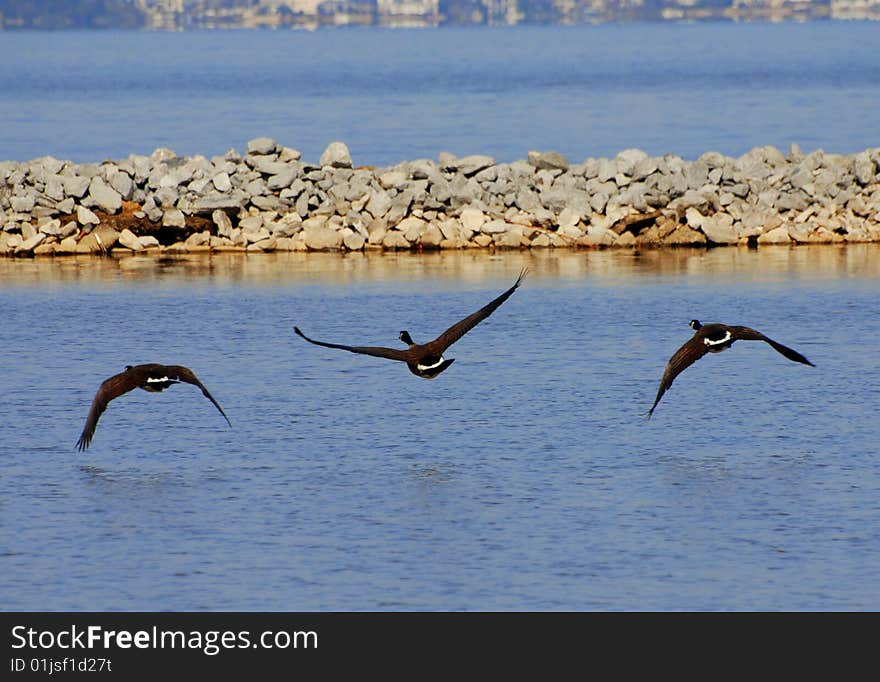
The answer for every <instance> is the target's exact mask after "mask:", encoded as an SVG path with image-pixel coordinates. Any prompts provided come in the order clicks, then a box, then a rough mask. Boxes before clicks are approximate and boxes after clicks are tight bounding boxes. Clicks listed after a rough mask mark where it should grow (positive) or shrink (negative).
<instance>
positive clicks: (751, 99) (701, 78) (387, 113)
mask: <svg viewBox="0 0 880 682" xmlns="http://www.w3.org/2000/svg"><path fill="white" fill-rule="evenodd" d="M878 44H880V25H878V24H877V23H876V22H813V23H806V24H796V23H782V24H761V23H748V24H732V23H723V24H721V23H719V24H711V23H710V24H706V23H700V24H690V25H675V24H664V25H656V24H641V25H639V24H628V25H603V26H577V27H559V26H547V27H525V26H522V27H513V28H511V27H504V28H461V29H456V28H444V29H442V30H408V31H407V30H386V29H377V28H370V29H352V30H347V29H337V30H322V31H317V32H314V33H307V32H302V31H298V32H297V31H278V32H269V31H263V32H250V31H230V32H218V31H209V32H187V33H147V32H61V33H40V32H4V33H2V34H0V159H12V160H20V161H23V160H27V159H32V158H36V157H39V156H43V155H47V154H49V155H53V156H55V157H58V158H70V159H72V160H74V161H77V162H85V161H100V160H103V159H105V158H115V159H118V158H124V157H126V156H128V155H129V154H131V153H141V154H144V153H150V152H151V151H152V150H153V149H155V148H156V147H159V146H167V147H170V148H172V149H173V150H175V151H176V152H177V153H178V154H181V155H192V154H205V155H206V156H211V155H214V154H222V153H224V152H225V151H226V150H227V149H229V148H230V147H236V148H237V149H239V150H244V148H245V145H246V143H247V141H248V140H249V139H251V138H254V137H258V136H263V135H268V136H271V137H274V138H276V139H277V140H279V141H281V142H282V143H284V144H286V145H289V146H291V147H294V148H297V149H300V150H301V151H302V152H303V154H304V157H305V158H306V159H307V160H311V161H317V160H318V158H319V157H320V154H321V152H322V151H323V149H324V148H325V147H326V145H327V144H328V143H329V142H331V141H333V140H342V141H344V142H346V143H347V144H348V145H349V147H350V149H351V152H352V155H353V158H354V160H355V163H358V164H374V165H387V164H393V163H397V162H399V161H402V160H407V159H414V158H420V157H429V158H436V156H437V154H438V153H439V152H441V151H449V152H452V153H455V154H458V155H465V154H474V153H484V154H490V155H493V156H494V157H496V158H497V159H498V160H500V161H512V160H515V159H520V158H525V156H526V154H527V152H528V151H529V150H532V149H537V150H551V149H553V150H557V151H560V152H563V153H565V154H566V155H568V156H569V158H570V159H571V160H572V161H580V160H582V159H584V158H586V157H588V156H614V155H615V154H616V153H617V152H619V151H620V150H622V149H627V148H631V147H638V148H641V149H644V150H645V151H647V152H648V153H650V154H655V155H660V154H665V153H674V154H678V155H681V156H683V157H685V158H695V157H697V156H699V155H700V154H702V153H703V152H706V151H710V150H712V151H719V152H722V153H724V154H728V155H734V156H735V155H739V154H742V153H744V152H745V151H748V150H749V149H751V148H752V147H755V146H761V145H766V144H770V145H775V146H777V147H778V148H780V149H783V150H787V149H788V147H789V145H790V144H792V143H797V144H798V145H800V146H801V147H802V148H803V149H804V150H807V151H808V150H812V149H816V148H824V149H825V150H826V151H828V152H838V153H851V152H856V151H861V150H863V149H865V148H867V147H871V146H876V145H877V144H880V116H877V112H878V111H880V50H878V49H877V45H878Z"/></svg>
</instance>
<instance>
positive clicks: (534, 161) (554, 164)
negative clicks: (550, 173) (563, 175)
mask: <svg viewBox="0 0 880 682" xmlns="http://www.w3.org/2000/svg"><path fill="white" fill-rule="evenodd" d="M528 162H529V164H531V165H532V166H534V167H535V168H536V169H538V170H551V169H558V170H568V166H569V164H568V159H567V158H565V156H564V155H562V154H560V153H559V152H529V154H528Z"/></svg>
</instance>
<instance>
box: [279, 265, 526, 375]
mask: <svg viewBox="0 0 880 682" xmlns="http://www.w3.org/2000/svg"><path fill="white" fill-rule="evenodd" d="M525 274H526V271H525V270H523V271H522V272H521V273H520V275H519V277H518V278H517V280H516V282H514V284H513V286H512V287H510V288H509V289H508V290H507V291H505V292H504V293H502V294H501V295H500V296H498V297H497V298H495V299H493V300H492V301H490V302H489V303H487V304H486V305H484V306H483V307H482V308H480V309H479V310H478V311H477V312H475V313H472V314H471V315H468V316H467V317H465V318H464V319H463V320H460V321H459V322H456V323H455V324H454V325H452V326H451V327H450V328H449V329H447V330H446V331H445V332H443V333H442V334H441V335H440V336H438V337H437V338H436V339H434V340H433V341H429V342H427V343H416V342H415V341H413V339H412V336H410V333H409V332H408V331H406V330H404V331H402V332H400V334H399V335H398V338H399V339H400V340H401V341H403V342H404V343H405V344H406V345H407V348H406V350H402V349H398V348H383V347H381V346H346V345H342V344H338V343H326V342H324V341H316V340H314V339H310V338H309V337H308V336H306V335H305V334H303V332H302V331H300V329H299V327H294V328H293V331H294V332H295V333H296V334H298V335H299V336H301V337H302V338H303V339H305V340H306V341H308V342H309V343H313V344H315V345H316V346H324V347H325V348H336V349H339V350H345V351H348V352H349V353H358V354H361V355H372V356H374V357H379V358H386V359H388V360H397V361H399V362H405V363H406V366H407V367H408V368H409V371H410V372H412V373H413V374H415V375H416V376H417V377H421V378H422V379H434V378H436V377H437V376H439V375H440V374H441V373H442V372H444V371H445V370H446V369H448V368H449V366H450V365H451V364H452V363H453V362H455V359H454V358H449V359H447V358H445V357H444V356H443V353H444V352H445V351H446V349H447V348H449V347H450V346H451V345H452V344H453V343H455V342H456V341H458V340H459V339H460V338H461V337H462V336H464V335H465V334H467V333H468V332H469V331H470V330H471V329H473V328H474V327H476V326H477V325H478V324H479V323H480V322H482V321H483V320H485V319H486V318H487V317H489V315H491V314H492V313H493V312H495V310H497V309H498V307H499V306H500V305H501V304H502V303H504V302H505V301H506V300H507V299H508V298H510V296H511V295H512V294H513V292H514V291H516V289H517V287H519V285H520V283H521V282H522V280H523V277H525Z"/></svg>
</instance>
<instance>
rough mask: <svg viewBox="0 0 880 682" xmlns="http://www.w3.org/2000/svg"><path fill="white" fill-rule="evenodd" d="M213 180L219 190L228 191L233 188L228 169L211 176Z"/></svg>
mask: <svg viewBox="0 0 880 682" xmlns="http://www.w3.org/2000/svg"><path fill="white" fill-rule="evenodd" d="M211 182H212V183H213V185H214V188H215V189H216V190H217V191H218V192H228V191H229V190H231V189H232V182H231V181H230V179H229V173H227V172H226V171H222V172H220V173H217V175H215V176H214V177H213V178H211Z"/></svg>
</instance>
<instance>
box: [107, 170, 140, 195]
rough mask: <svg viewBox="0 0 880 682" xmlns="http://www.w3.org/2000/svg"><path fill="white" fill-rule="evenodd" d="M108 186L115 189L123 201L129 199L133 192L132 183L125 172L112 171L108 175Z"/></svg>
mask: <svg viewBox="0 0 880 682" xmlns="http://www.w3.org/2000/svg"><path fill="white" fill-rule="evenodd" d="M110 187H112V188H113V189H114V190H116V191H117V192H118V193H119V196H121V197H122V199H123V200H124V201H130V200H131V197H132V194H133V193H134V183H133V182H132V181H131V178H130V177H129V176H128V175H127V174H125V173H114V174H113V175H112V176H110Z"/></svg>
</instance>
